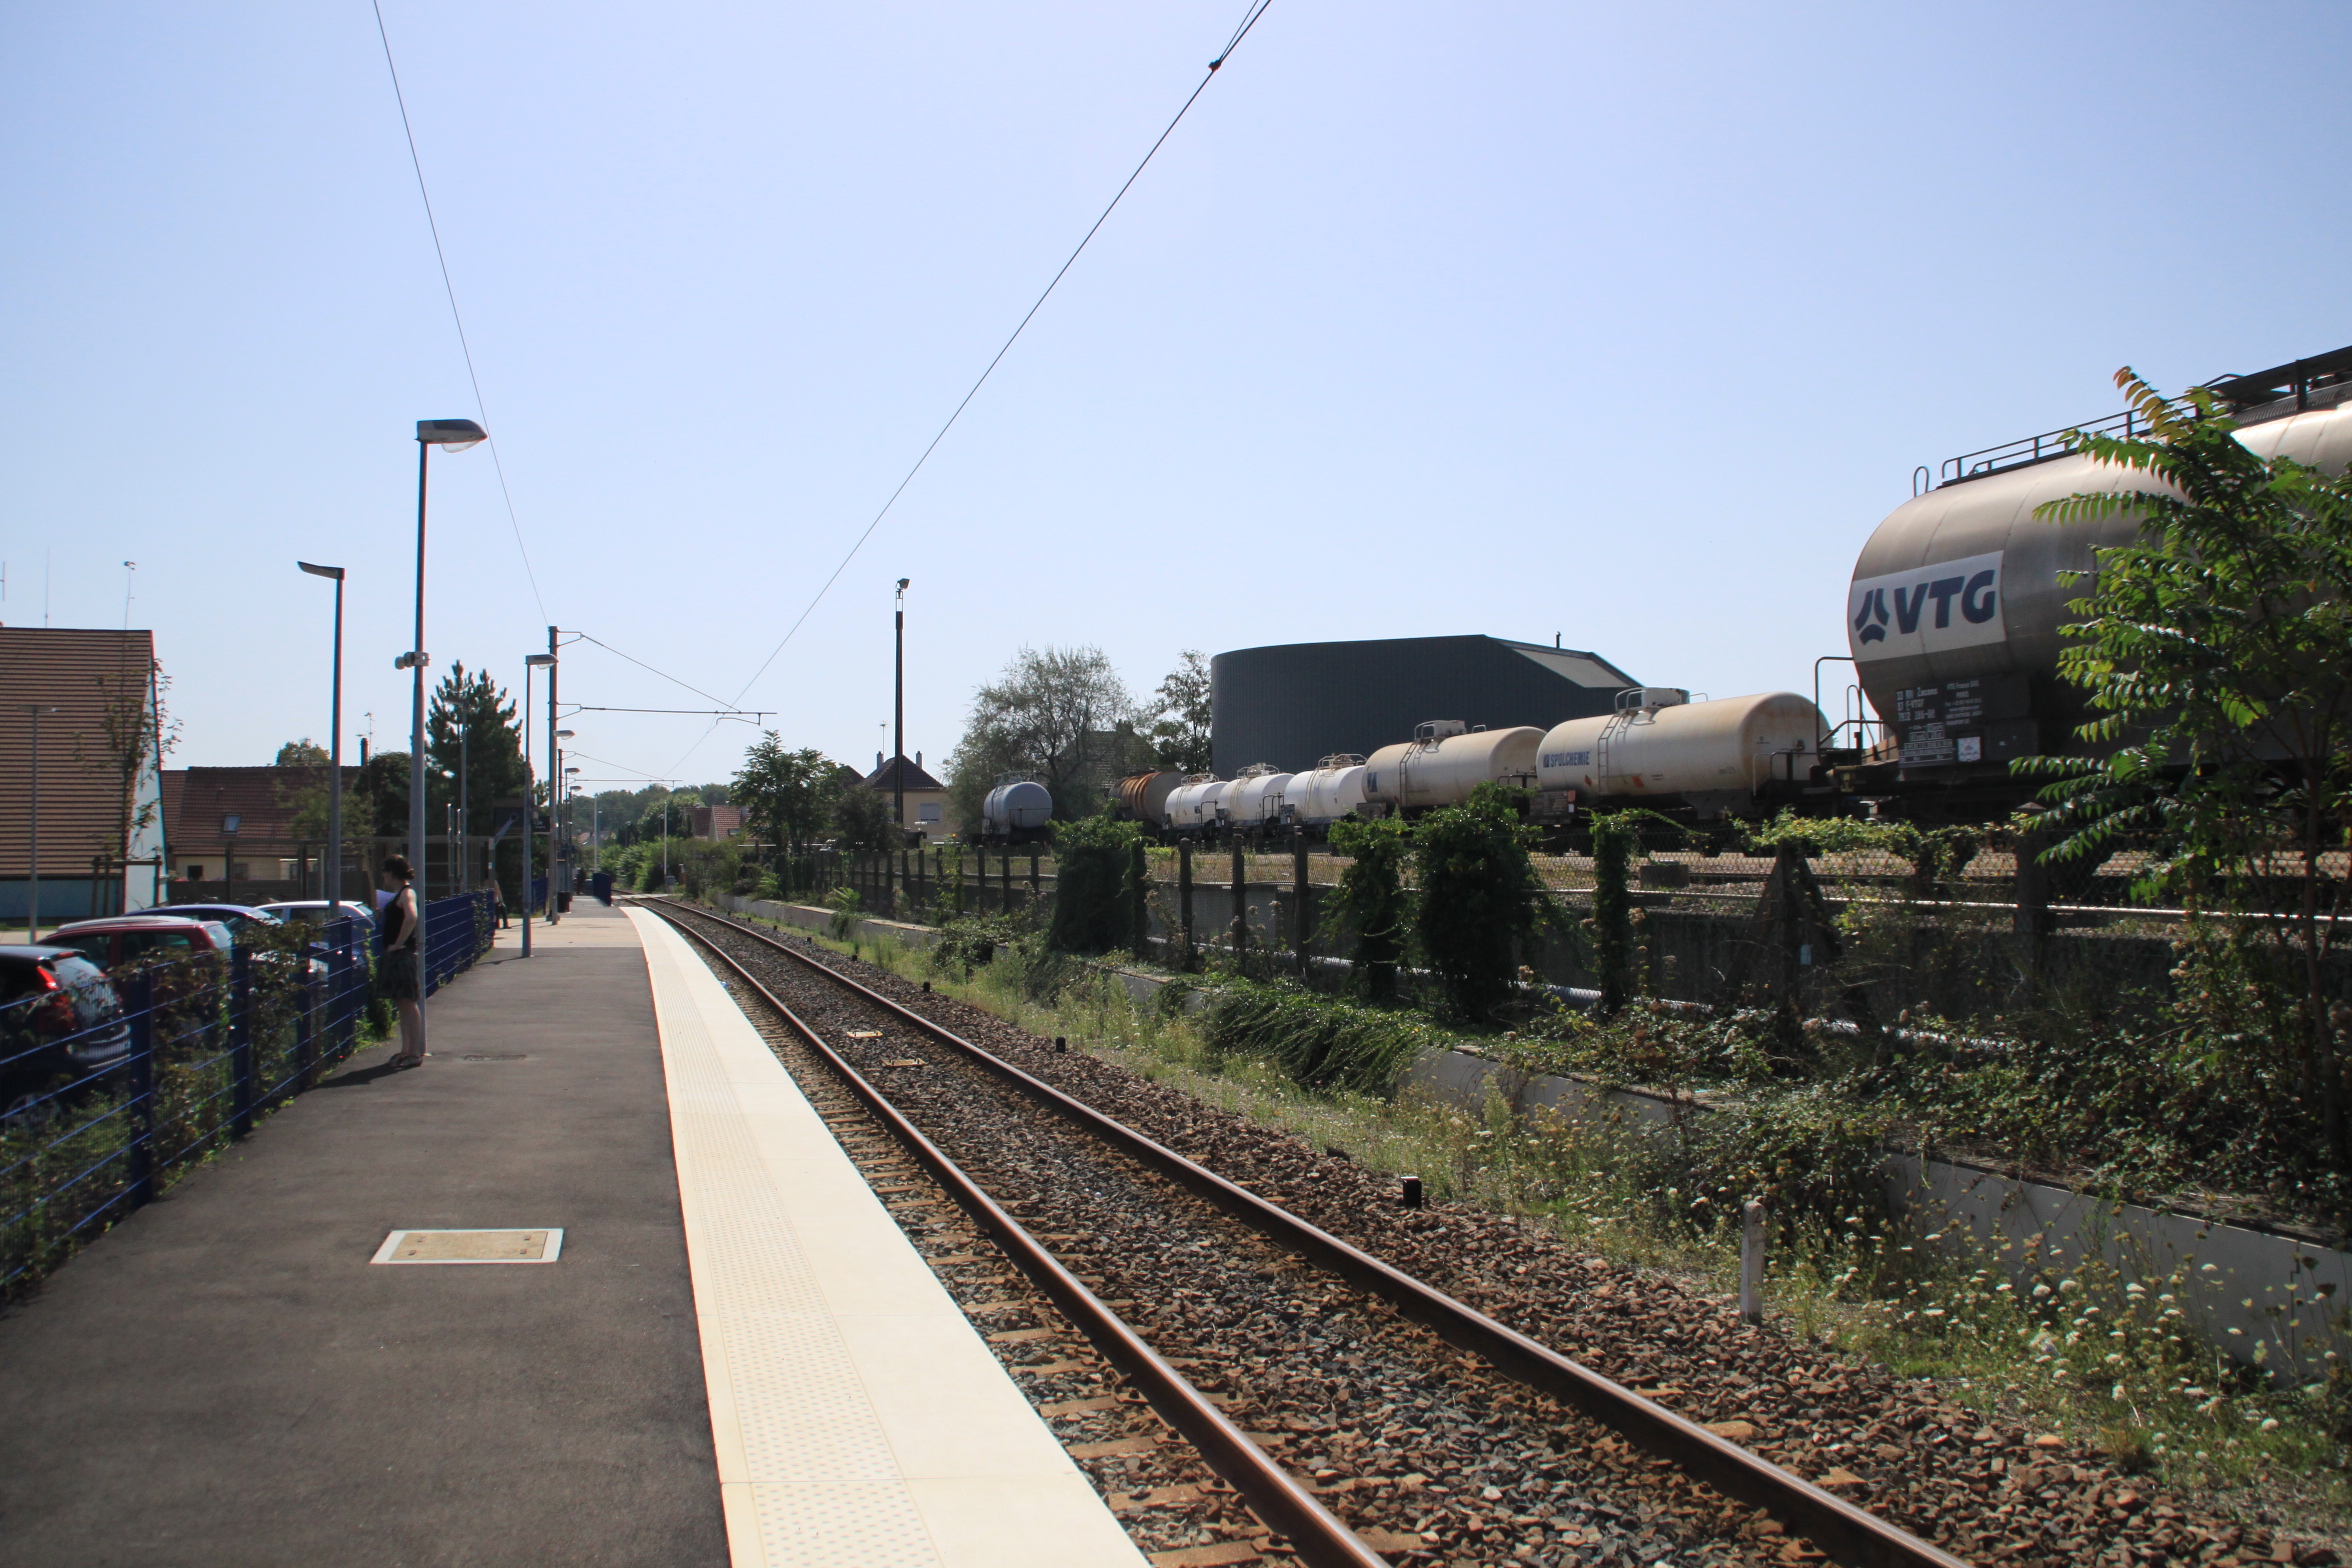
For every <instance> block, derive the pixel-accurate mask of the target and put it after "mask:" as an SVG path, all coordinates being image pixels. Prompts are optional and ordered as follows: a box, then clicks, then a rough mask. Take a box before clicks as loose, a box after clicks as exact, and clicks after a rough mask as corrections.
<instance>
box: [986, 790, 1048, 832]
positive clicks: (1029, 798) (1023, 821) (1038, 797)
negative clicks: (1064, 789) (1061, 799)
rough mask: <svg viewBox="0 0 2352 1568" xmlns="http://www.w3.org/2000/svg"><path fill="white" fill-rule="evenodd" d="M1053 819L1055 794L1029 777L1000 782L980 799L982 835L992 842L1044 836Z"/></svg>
mask: <svg viewBox="0 0 2352 1568" xmlns="http://www.w3.org/2000/svg"><path fill="white" fill-rule="evenodd" d="M1052 820H1053V796H1052V795H1050V794H1048V793H1046V788H1045V786H1044V785H1043V784H1038V783H1033V782H1031V781H1029V780H1026V779H1024V780H1021V781H1020V782H1018V783H1013V784H999V785H998V786H997V787H996V788H994V789H992V790H990V791H989V792H988V798H987V799H985V800H983V801H981V802H980V836H981V837H982V838H983V839H986V840H987V841H989V842H990V843H1017V842H1020V841H1022V840H1024V839H1034V838H1038V837H1041V836H1043V834H1044V832H1045V825H1046V824H1047V823H1048V822H1050V821H1052Z"/></svg>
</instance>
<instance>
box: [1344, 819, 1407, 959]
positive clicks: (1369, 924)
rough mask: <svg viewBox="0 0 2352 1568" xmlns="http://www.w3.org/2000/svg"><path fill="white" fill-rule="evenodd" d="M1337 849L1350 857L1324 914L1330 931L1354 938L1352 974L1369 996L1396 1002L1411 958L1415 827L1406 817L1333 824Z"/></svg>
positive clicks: (1349, 820)
mask: <svg viewBox="0 0 2352 1568" xmlns="http://www.w3.org/2000/svg"><path fill="white" fill-rule="evenodd" d="M1331 847H1332V849H1333V850H1334V851H1336V852H1337V853H1339V854H1342V855H1345V856H1347V857H1348V865H1347V869H1346V870H1345V871H1342V872H1341V873H1340V874H1339V891H1338V893H1337V895H1336V896H1335V897H1334V898H1333V899H1332V901H1331V907H1330V911H1329V913H1327V914H1326V915H1325V916H1324V926H1323V928H1324V932H1325V935H1326V936H1327V937H1330V938H1337V937H1339V936H1341V935H1342V934H1343V933H1344V934H1345V935H1348V936H1351V937H1352V938H1353V939H1354V944H1355V945H1354V950H1353V952H1352V953H1351V954H1350V957H1351V958H1352V960H1353V964H1352V968H1351V971H1350V978H1351V980H1352V981H1353V982H1354V985H1355V988H1356V990H1357V991H1358V992H1359V993H1361V994H1362V995H1363V996H1364V997H1365V998H1366V999H1367V1000H1370V1001H1374V1002H1393V1001H1395V1000H1396V977H1397V965H1398V964H1399V963H1401V962H1402V961H1403V959H1404V956H1405V935H1406V930H1407V926H1408V924H1409V922H1410V920H1411V918H1412V900H1411V898H1410V897H1409V896H1408V895H1407V894H1406V892H1405V858H1406V857H1407V856H1408V855H1410V854H1411V853H1412V849H1413V839H1412V830H1411V829H1410V828H1408V827H1406V825H1405V823H1404V819H1403V818H1401V817H1377V818H1374V819H1373V820H1371V821H1369V822H1360V821H1358V820H1356V819H1355V818H1354V817H1347V818H1343V819H1342V820H1340V821H1338V822H1334V823H1333V824H1331Z"/></svg>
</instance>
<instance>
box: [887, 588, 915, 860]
mask: <svg viewBox="0 0 2352 1568" xmlns="http://www.w3.org/2000/svg"><path fill="white" fill-rule="evenodd" d="M913 581H914V579H913V578H911V577H901V578H900V579H899V580H898V601H897V602H898V631H897V636H898V654H897V658H896V661H895V664H894V668H893V671H892V675H891V681H890V722H891V730H890V749H891V752H892V756H891V758H890V777H891V780H892V785H891V790H890V826H891V831H892V833H893V834H894V835H895V836H896V837H897V838H898V840H899V842H900V843H901V844H903V843H905V842H906V591H907V584H908V583H910V582H913Z"/></svg>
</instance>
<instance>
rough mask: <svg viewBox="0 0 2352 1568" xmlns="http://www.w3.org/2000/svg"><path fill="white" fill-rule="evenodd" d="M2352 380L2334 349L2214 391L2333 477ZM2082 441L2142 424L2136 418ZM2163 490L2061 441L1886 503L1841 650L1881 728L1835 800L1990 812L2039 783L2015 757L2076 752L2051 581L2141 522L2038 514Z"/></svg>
mask: <svg viewBox="0 0 2352 1568" xmlns="http://www.w3.org/2000/svg"><path fill="white" fill-rule="evenodd" d="M2348 377H2352V349H2341V350H2338V351H2337V352H2335V353H2333V354H2327V355H2322V356H2319V357H2317V358H2314V359H2309V360H2298V361H2295V362H2294V363H2292V364H2289V365H2282V366H2278V367H2275V368H2273V369H2271V370H2266V371H2258V372H2255V373H2254V374H2252V375H2247V376H2234V377H2224V378H2221V379H2220V380H2217V381H2216V382H2215V383H2214V384H2213V388H2212V390H2213V391H2214V393H2215V394H2216V396H2218V397H2219V398H2221V399H2222V400H2223V402H2224V403H2225V404H2227V406H2228V407H2229V408H2230V409H2231V410H2232V412H2233V414H2234V417H2235V418H2236V419H2237V420H2238V421H2239V424H2240V429H2239V431H2238V439H2239V440H2240V441H2242V442H2243V443H2245V445H2246V446H2248V447H2249V448H2251V449H2252V450H2253V451H2255V452H2257V453H2259V454H2261V455H2262V456H2264V457H2270V456H2274V455H2279V454H2284V455H2286V456H2289V457H2293V458H2295V459H2297V460H2298V461H2300V462H2303V463H2306V464H2309V465H2311V466H2312V467H2315V468H2319V469H2321V470H2323V471H2325V472H2327V473H2330V474H2340V473H2342V472H2344V471H2345V469H2346V467H2347V466H2352V379H2348ZM2082 428H2085V429H2089V430H2095V431H2103V432H2106V433H2111V434H2115V435H2124V436H2130V435H2138V434H2144V433H2145V429H2146V427H2145V425H2144V423H2141V422H2140V421H2139V416H2138V415H2137V414H2136V413H2127V414H2119V415H2116V416H2114V417H2113V418H2110V419H2105V420H2100V421H2097V422H2096V423H2093V424H2090V425H2086V426H2084V427H2082ZM1922 472H1923V473H1924V470H1923V471H1922ZM2159 488H2161V486H2160V485H2159V484H2158V482H2157V481H2155V480H2153V479H2152V478H2151V477H2150V476H2148V475H2144V474H2138V473H2134V472H2131V471H2129V470H2125V469H2120V468H2116V467H2114V466H2112V465H2109V464H2106V463H2102V462H2099V461H2097V460H2096V459H2094V458H2092V457H2090V456H2088V455H2086V454H2080V453H2075V452H2070V451H2068V450H2067V449H2066V441H2065V434H2064V432H2054V433H2050V434H2045V435H2039V436H2031V437H2027V438H2025V439H2024V440H2021V441H2014V442H2011V443H2009V444H2008V445H2006V446H2001V447H1994V448H1991V449H1988V450H1986V451H1983V452H1972V453H1969V454H1967V455H1965V456H1962V457H1956V458H1952V459H1950V460H1949V461H1947V462H1946V463H1945V464H1944V465H1943V469H1942V477H1941V482H1940V483H1938V484H1935V485H1934V486H1933V487H1932V488H1927V489H1925V490H1924V493H1921V494H1917V495H1914V496H1913V497H1912V498H1911V499H1910V500H1909V501H1906V502H1905V503H1904V504H1903V505H1901V506H1899V507H1897V508H1895V510H1894V511H1893V512H1892V513H1891V514H1889V515H1888V517H1887V518H1886V520H1885V521H1883V522H1881V523H1880V524H1879V525H1878V528H1877V529H1876V531H1875V532H1873V533H1872V534H1871V536H1870V539H1869V541H1868V542H1867V543H1866V544H1864V545H1863V547H1862V552H1861V555H1860V556H1859V557H1858V558H1857V559H1856V561H1855V563H1854V574H1853V580H1852V582H1851V584H1850V585H1849V586H1848V589H1847V595H1846V616H1845V619H1846V639H1847V652H1848V654H1849V656H1850V657H1851V658H1852V659H1853V661H1854V664H1855V668H1856V671H1857V674H1858V677H1859V684H1860V686H1861V689H1862V692H1863V694H1864V695H1865V696H1867V697H1868V699H1869V702H1870V706H1871V707H1872V708H1873V709H1874V710H1876V712H1877V714H1878V716H1879V719H1880V720H1881V721H1882V723H1883V726H1884V731H1885V733H1884V734H1883V735H1882V736H1880V737H1878V738H1877V744H1874V745H1870V746H1863V745H1860V744H1855V745H1850V746H1847V747H1844V748H1842V749H1841V750H1840V751H1839V752H1837V753H1835V754H1833V756H1832V758H1831V761H1832V762H1833V763H1834V764H1835V765H1836V777H1835V780H1834V782H1835V785H1836V787H1837V789H1838V791H1839V793H1841V794H1843V795H1845V796H1848V797H1853V796H1874V797H1882V798H1888V799H1890V800H1891V801H1892V802H1893V803H1894V809H1896V810H1898V811H1900V812H1902V813H1903V814H1906V815H1917V816H1923V817H1939V816H1940V817H1952V818H1973V817H1979V816H1984V815H1989V814H1998V813H2001V812H2004V811H2006V810H2007V809H2009V808H2010V807H2011V806H2013V805H2014V804H2016V803H2017V802H2019V801H2020V800H2021V799H2022V798H2024V796H2025V795H2026V794H2027V793H2028V792H2029V791H2030V788H2031V787H2032V786H2031V782H2030V781H2022V780H2014V779H2012V777H2011V775H2010V773H2009V763H2010V761H2011V759H2013V758H2016V757H2026V756H2035V755H2045V756H2055V755H2064V754H2066V753H2068V752H2070V751H2072V750H2074V749H2076V747H2077V746H2078V744H2079V743H2078V741H2077V739H2076V736H2075V733H2074V732H2075V728H2076V726H2078V725H2080V724H2081V723H2082V722H2083V721H2084V719H2085V718H2086V716H2087V715H2086V711H2085V708H2084V705H2083V702H2082V697H2081V693H2080V690H2079V689H2078V688H2076V687H2074V686H2073V685H2071V684H2070V683H2068V682H2067V681H2065V680H2063V679H2062V678H2061V677H2060V676H2059V673H2058V654H2059V651H2060V649H2061V648H2062V647H2063V646H2064V639H2063V638H2062V637H2061V636H2060V633H2059V628H2060V627H2062V626H2063V625H2065V624H2066V623H2067V622H2068V621H2069V620H2070V619H2072V617H2071V616H2070V615H2069V613H2068V611H2067V608H2066V604H2067V601H2068V600H2069V599H2072V598H2077V597H2079V596H2080V594H2081V591H2082V590H2081V589H2079V588H2075V587H2071V586H2068V585H2066V584H2063V583H2061V582H2060V580H2059V579H2060V574H2061V573H2065V572H2077V571H2085V570H2088V569H2090V568H2092V567H2094V566H2095V565H2096V564H2097V552H2098V551H2099V550H2100V549H2102V548H2107V547H2112V546H2115V545H2120V544H2127V543H2129V542H2131V541H2132V540H2133V539H2134V538H2135V537H2137V535H2138V533H2139V528H2140V521H2139V519H2138V518H2137V517H2135V516H2131V515H2125V516H2122V517H2115V518H2106V519H2101V520H2099V521H2096V522H2075V523H2052V522H2045V521H2043V520H2042V519H2040V518H2037V517H2036V516H2035V515H2034V511H2035V509H2036V508H2037V507H2039V506H2042V505H2043V504H2045V503H2047V502H2050V501H2055V500H2059V499H2062V498H2064V497H2066V496H2070V495H2074V494H2078V493H2083V492H2101V491H2107V492H2113V491H2140V490H2156V489H2159ZM1842 738H1844V737H1842ZM1854 738H1855V739H1858V737H1854Z"/></svg>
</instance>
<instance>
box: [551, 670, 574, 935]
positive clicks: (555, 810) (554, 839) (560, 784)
mask: <svg viewBox="0 0 2352 1568" xmlns="http://www.w3.org/2000/svg"><path fill="white" fill-rule="evenodd" d="M553 629H554V628H552V627H550V628H549V630H551V631H552V630H553ZM554 682H555V676H554V672H552V671H550V672H549V674H548V684H550V685H553V684H554ZM555 738H556V740H557V741H559V742H561V741H567V740H570V739H571V738H572V732H571V731H570V730H557V731H556V732H555ZM579 771H580V770H579V769H578V768H567V767H565V766H564V760H563V747H562V746H561V745H558V746H557V747H556V748H555V757H554V761H553V764H552V770H551V771H550V772H549V773H548V775H547V923H548V924H549V925H553V924H555V920H556V911H557V909H558V908H559V907H560V905H559V904H558V901H557V896H556V891H555V884H556V875H555V867H556V863H557V862H558V861H559V860H560V861H561V862H562V863H563V864H564V865H565V866H567V867H568V866H569V865H571V863H572V838H571V825H572V808H571V802H570V800H569V798H568V797H567V796H566V795H565V794H564V791H565V790H566V789H567V788H569V787H570V785H571V775H573V774H575V773H577V772H579ZM564 880H565V881H567V882H568V881H570V880H571V878H570V876H569V874H568V873H567V874H566V876H565V878H564Z"/></svg>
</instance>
